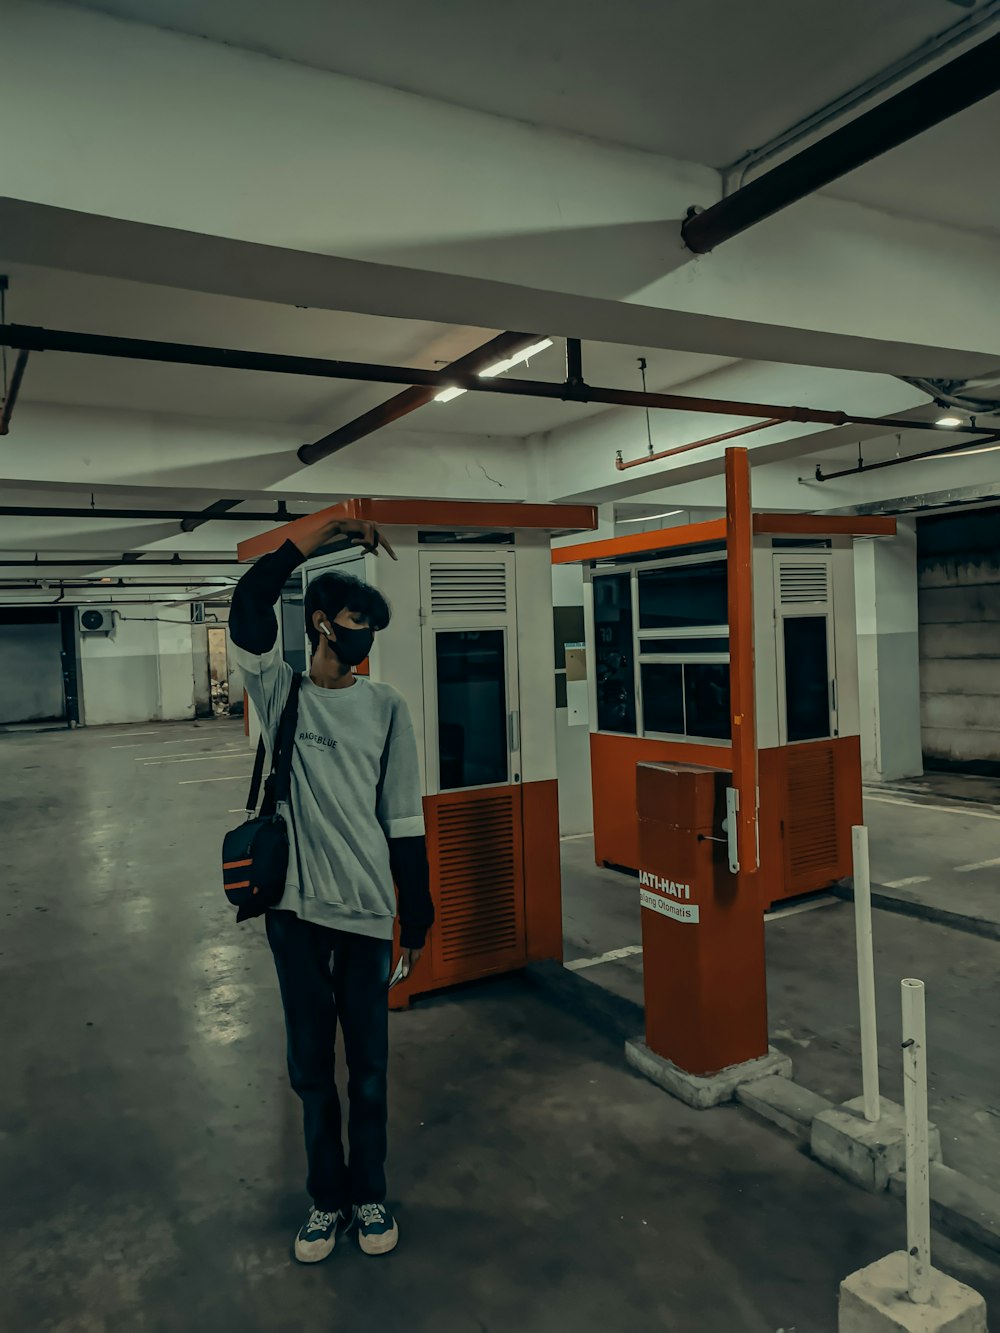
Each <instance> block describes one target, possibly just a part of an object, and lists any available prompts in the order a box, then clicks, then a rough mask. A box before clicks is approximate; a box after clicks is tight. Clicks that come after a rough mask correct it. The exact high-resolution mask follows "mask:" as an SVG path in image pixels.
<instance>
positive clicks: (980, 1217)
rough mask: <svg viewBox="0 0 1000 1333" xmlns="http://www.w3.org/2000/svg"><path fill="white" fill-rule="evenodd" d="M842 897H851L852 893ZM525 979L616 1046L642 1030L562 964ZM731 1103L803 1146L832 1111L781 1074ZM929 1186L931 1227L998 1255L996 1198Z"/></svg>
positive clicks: (940, 1172) (622, 1004)
mask: <svg viewBox="0 0 1000 1333" xmlns="http://www.w3.org/2000/svg"><path fill="white" fill-rule="evenodd" d="M844 896H845V897H848V898H849V897H850V896H851V895H850V891H849V890H848V892H847V893H846V894H845V895H844ZM962 919H963V920H965V921H968V920H969V918H967V917H966V918H962ZM524 975H525V977H526V979H527V981H528V983H529V984H530V985H531V986H532V987H533V988H534V989H536V990H537V991H538V992H539V994H540V995H541V997H542V998H543V999H545V1000H547V1001H548V1002H549V1003H551V1004H555V1005H557V1006H558V1007H559V1008H560V1009H562V1010H564V1011H567V1012H569V1013H571V1014H572V1015H573V1016H574V1017H575V1018H578V1019H579V1020H580V1021H581V1022H582V1023H585V1024H586V1025H587V1026H588V1027H590V1028H591V1029H593V1030H595V1031H597V1032H599V1033H601V1034H602V1035H603V1036H606V1037H609V1038H611V1040H612V1041H614V1042H616V1044H617V1043H618V1042H625V1041H626V1040H628V1039H629V1038H630V1037H632V1036H634V1035H635V1033H636V1032H641V1031H642V1030H643V1026H644V1023H645V1015H644V1014H643V1009H642V1005H641V1004H636V1003H635V1002H634V1001H632V1000H626V999H623V998H622V997H621V996H620V995H615V994H613V993H612V992H611V991H608V990H605V988H604V987H603V986H601V985H599V984H598V983H597V982H594V981H589V980H587V978H586V977H582V976H580V975H579V974H578V973H576V972H568V971H567V970H566V968H564V967H563V966H562V964H561V963H532V964H531V965H530V966H529V967H528V968H526V969H525V973H524ZM619 1049H620V1047H619ZM735 1098H736V1101H737V1102H739V1103H740V1104H741V1105H743V1106H745V1107H746V1108H747V1110H749V1111H752V1112H753V1114H754V1115H756V1116H759V1117H760V1118H761V1119H763V1120H767V1121H770V1123H771V1124H773V1125H776V1126H777V1127H778V1128H779V1129H780V1130H782V1132H783V1133H785V1134H788V1135H789V1136H790V1137H791V1138H793V1139H795V1140H796V1141H797V1142H798V1143H799V1144H800V1145H805V1146H806V1147H808V1146H809V1143H810V1139H811V1136H812V1123H813V1120H814V1119H815V1118H816V1116H817V1115H820V1114H822V1113H823V1112H824V1111H830V1110H832V1109H834V1106H835V1103H833V1102H831V1101H828V1100H827V1098H825V1097H821V1096H820V1095H819V1093H816V1092H811V1091H810V1090H809V1089H808V1088H804V1087H802V1086H801V1084H798V1083H795V1082H794V1081H793V1080H792V1079H790V1078H784V1077H782V1076H780V1075H770V1076H768V1077H765V1078H761V1079H755V1080H754V1081H753V1082H752V1083H744V1084H742V1085H741V1086H740V1087H739V1088H737V1089H736V1092H735ZM810 1155H811V1154H810ZM814 1160H815V1159H814ZM841 1179H845V1180H846V1179H847V1177H845V1176H842V1177H841ZM930 1183H931V1216H932V1221H933V1223H934V1225H935V1227H937V1229H938V1230H939V1231H941V1232H943V1233H944V1234H945V1235H948V1236H951V1237H953V1238H954V1239H955V1240H958V1241H961V1242H963V1243H965V1244H971V1245H974V1246H975V1247H976V1248H977V1249H980V1250H982V1251H983V1252H985V1253H988V1254H989V1256H990V1257H991V1258H994V1257H995V1256H997V1255H1000V1193H998V1192H997V1191H996V1190H992V1189H990V1188H989V1187H988V1186H987V1185H983V1184H980V1183H979V1182H978V1181H975V1180H971V1179H970V1178H969V1177H968V1176H965V1175H963V1174H962V1173H961V1172H960V1171H955V1170H954V1169H953V1168H952V1167H948V1166H945V1165H943V1164H942V1163H941V1162H931V1165H930ZM888 1188H889V1193H890V1194H893V1195H895V1196H896V1197H897V1198H902V1197H903V1194H904V1192H905V1188H906V1182H905V1176H903V1175H901V1174H897V1175H894V1176H892V1177H890V1179H889V1185H888Z"/></svg>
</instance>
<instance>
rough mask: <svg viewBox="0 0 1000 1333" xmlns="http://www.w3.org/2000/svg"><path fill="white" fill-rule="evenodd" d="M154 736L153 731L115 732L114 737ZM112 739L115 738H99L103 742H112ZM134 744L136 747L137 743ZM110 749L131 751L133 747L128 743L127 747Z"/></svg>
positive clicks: (119, 746)
mask: <svg viewBox="0 0 1000 1333" xmlns="http://www.w3.org/2000/svg"><path fill="white" fill-rule="evenodd" d="M155 735H156V732H155V731H116V732H115V736H155ZM114 738H115V737H114V736H102V737H101V739H102V740H105V741H113V740H114ZM135 744H136V745H138V744H139V742H138V741H136V742H135ZM111 748H112V750H131V749H132V748H133V746H132V744H131V743H129V744H128V745H112V747H111Z"/></svg>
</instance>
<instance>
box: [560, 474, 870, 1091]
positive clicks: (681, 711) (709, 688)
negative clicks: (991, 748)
mask: <svg viewBox="0 0 1000 1333" xmlns="http://www.w3.org/2000/svg"><path fill="white" fill-rule="evenodd" d="M894 532H895V519H893V518H883V517H875V518H865V517H853V516H834V515H831V516H823V515H809V514H765V513H758V514H754V513H753V511H752V508H751V502H750V469H749V459H748V456H747V453H746V450H744V449H729V450H727V453H726V517H725V518H723V519H718V520H712V521H708V522H701V523H693V524H687V525H682V526H678V527H672V528H664V529H661V530H659V531H655V532H644V533H639V534H635V535H632V536H629V537H616V538H610V539H606V540H601V541H585V542H582V543H579V544H576V545H571V546H566V547H562V548H560V549H558V550H556V551H554V552H553V560H554V561H555V562H556V563H575V562H579V563H581V564H583V566H584V570H585V603H584V606H585V624H586V642H587V667H588V672H587V673H588V681H589V689H590V727H591V737H590V741H591V766H592V787H593V800H594V847H595V857H596V859H597V861H598V862H599V863H603V864H605V865H610V866H617V867H621V868H625V869H628V870H631V871H634V872H637V873H638V875H639V893H640V902H641V906H642V924H643V971H644V985H645V999H646V1037H647V1045H648V1047H649V1049H650V1050H651V1051H652V1052H654V1053H655V1054H656V1055H657V1056H660V1057H662V1058H663V1059H664V1060H667V1061H670V1062H671V1063H672V1064H673V1065H676V1066H677V1067H679V1068H680V1069H682V1070H684V1071H687V1072H688V1073H691V1074H697V1075H709V1074H712V1073H716V1072H717V1071H719V1070H722V1069H725V1068H727V1067H729V1066H731V1065H737V1064H742V1063H744V1062H746V1061H749V1060H756V1059H758V1058H761V1057H764V1056H766V1054H767V1050H768V1047H767V1000H766V979H765V967H764V933H763V932H764V923H763V916H764V911H765V909H766V908H767V907H769V906H770V905H772V904H774V903H776V902H780V901H782V900H784V899H787V898H790V897H794V896H797V895H801V894H805V893H809V892H813V891H815V890H818V889H822V888H825V887H827V886H829V885H831V884H832V883H834V882H835V881H837V880H838V879H840V878H842V877H844V876H847V875H849V874H850V873H851V828H852V826H853V825H854V824H857V823H860V822H861V820H862V807H861V755H860V717H859V708H858V681H857V630H856V621H855V603H854V557H853V544H854V541H855V539H856V538H858V537H867V538H874V537H882V536H891V535H892V534H894Z"/></svg>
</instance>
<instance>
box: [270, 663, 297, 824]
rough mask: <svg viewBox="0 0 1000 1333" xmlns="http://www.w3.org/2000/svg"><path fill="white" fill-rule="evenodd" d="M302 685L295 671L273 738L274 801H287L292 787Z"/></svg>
mask: <svg viewBox="0 0 1000 1333" xmlns="http://www.w3.org/2000/svg"><path fill="white" fill-rule="evenodd" d="M301 684H302V672H301V671H296V672H295V674H294V675H293V676H292V683H291V685H290V686H289V689H288V698H287V699H286V700H285V706H284V708H283V709H282V711H281V720H280V722H279V723H278V732H277V736H276V737H275V745H274V748H275V751H276V754H275V756H274V764H273V767H272V769H271V772H272V773H273V774H274V800H275V804H277V802H278V801H287V800H288V797H289V792H290V790H291V785H292V751H293V750H294V749H295V724H296V722H297V721H298V716H299V686H300V685H301Z"/></svg>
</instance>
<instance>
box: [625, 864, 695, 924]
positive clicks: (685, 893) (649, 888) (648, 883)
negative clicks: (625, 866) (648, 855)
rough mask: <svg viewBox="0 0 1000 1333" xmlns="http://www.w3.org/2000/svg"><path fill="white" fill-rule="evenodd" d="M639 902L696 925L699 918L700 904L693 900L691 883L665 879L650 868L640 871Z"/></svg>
mask: <svg viewBox="0 0 1000 1333" xmlns="http://www.w3.org/2000/svg"><path fill="white" fill-rule="evenodd" d="M639 903H640V905H641V906H642V907H647V908H648V909H649V910H650V911H651V912H659V914H660V915H661V916H669V917H670V918H671V920H673V921H686V922H688V923H690V924H692V925H694V924H697V922H698V920H699V912H698V904H697V903H693V902H691V885H690V884H681V883H678V881H677V880H673V879H664V878H663V877H662V876H660V875H654V874H653V873H652V871H649V870H641V871H640V872H639Z"/></svg>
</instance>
